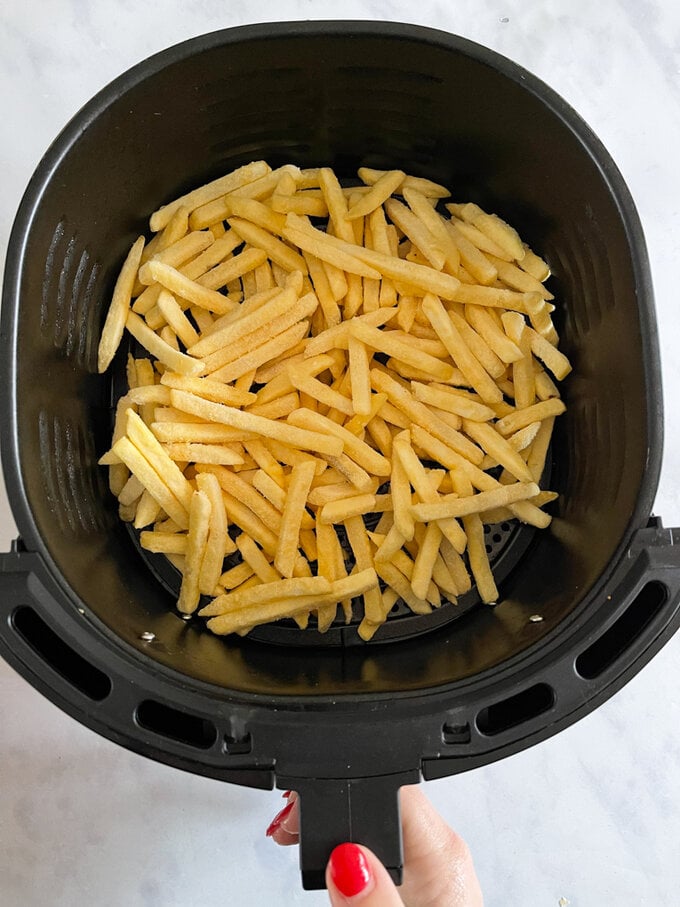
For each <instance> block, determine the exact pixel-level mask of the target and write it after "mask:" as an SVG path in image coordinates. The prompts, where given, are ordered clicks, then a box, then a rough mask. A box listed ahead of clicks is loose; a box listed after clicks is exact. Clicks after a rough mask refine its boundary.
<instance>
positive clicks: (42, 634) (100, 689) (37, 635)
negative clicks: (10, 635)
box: [12, 605, 112, 702]
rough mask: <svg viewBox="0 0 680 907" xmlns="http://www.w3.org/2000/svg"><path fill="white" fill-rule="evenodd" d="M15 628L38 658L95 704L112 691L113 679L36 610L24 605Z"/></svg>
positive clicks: (15, 614)
mask: <svg viewBox="0 0 680 907" xmlns="http://www.w3.org/2000/svg"><path fill="white" fill-rule="evenodd" d="M12 626H13V627H14V629H15V630H16V632H17V633H18V634H19V636H21V637H22V639H23V640H24V641H25V642H26V643H28V645H29V646H30V647H31V648H32V649H33V651H34V652H36V654H38V655H39V656H40V657H41V658H42V660H43V661H44V662H45V663H46V664H47V665H49V667H50V668H52V670H53V671H55V672H56V673H57V674H59V675H60V676H61V677H63V678H64V680H67V681H68V682H69V683H70V684H71V685H72V686H74V687H75V688H76V689H77V690H80V692H81V693H83V694H84V695H85V696H87V697H88V698H89V699H92V700H93V701H94V702H102V701H103V700H104V699H106V697H107V696H108V695H109V693H110V692H111V689H112V683H111V680H110V678H109V677H108V676H107V675H106V674H104V672H103V671H100V670H99V668H95V666H94V665H93V664H90V662H89V661H87V660H86V659H84V658H83V656H82V655H80V654H79V653H78V652H76V651H75V649H72V648H71V646H69V645H68V644H67V643H65V642H64V640H63V639H61V638H60V637H59V636H57V634H56V633H55V632H54V630H52V628H51V627H49V626H48V625H47V624H46V623H45V621H44V620H43V619H42V617H40V616H39V615H38V614H37V613H36V612H35V611H34V610H33V608H29V607H28V605H22V606H21V607H20V608H17V609H16V611H15V612H14V613H13V615H12Z"/></svg>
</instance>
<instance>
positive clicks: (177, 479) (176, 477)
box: [125, 409, 192, 519]
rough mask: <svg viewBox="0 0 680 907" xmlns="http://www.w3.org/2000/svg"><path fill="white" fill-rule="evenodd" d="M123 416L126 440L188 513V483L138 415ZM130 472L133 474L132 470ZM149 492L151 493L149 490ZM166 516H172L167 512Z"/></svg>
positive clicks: (189, 490)
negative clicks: (127, 439) (124, 418)
mask: <svg viewBox="0 0 680 907" xmlns="http://www.w3.org/2000/svg"><path fill="white" fill-rule="evenodd" d="M125 416H126V423H125V430H126V434H127V436H128V438H129V439H130V441H131V442H132V443H133V444H134V446H135V447H136V448H137V449H138V450H139V452H140V453H141V454H142V455H143V456H144V458H145V459H146V460H147V461H148V462H149V464H150V465H151V467H152V468H153V469H154V470H155V471H156V472H157V473H158V475H159V476H160V477H161V478H162V480H163V482H164V483H165V484H166V485H167V487H168V488H169V490H170V491H171V492H172V494H173V495H174V496H175V497H176V498H177V500H178V501H179V502H180V504H181V505H182V507H183V508H184V509H185V511H186V512H187V513H188V512H189V508H190V506H191V498H192V488H191V485H190V483H189V482H188V481H187V479H186V478H185V477H184V475H183V474H182V472H181V471H180V470H179V469H178V467H177V465H176V464H175V463H174V462H173V461H172V459H171V458H170V457H169V456H168V454H167V452H166V451H165V450H164V448H163V446H162V445H161V444H159V442H158V441H157V439H156V437H155V435H154V434H153V432H152V431H151V430H150V429H149V428H148V426H147V425H145V423H144V422H143V421H142V419H141V418H140V417H139V415H138V414H137V413H136V412H134V410H132V409H128V410H127V411H126V413H125ZM131 471H132V472H134V470H131ZM138 478H139V477H138ZM140 481H142V484H145V483H144V482H143V480H141V479H140ZM146 487H148V486H146ZM149 491H151V489H149ZM157 500H158V499H157ZM159 504H161V506H163V503H162V501H159ZM164 509H165V508H164ZM168 515H169V516H172V514H170V513H169V512H168ZM173 519H174V517H173Z"/></svg>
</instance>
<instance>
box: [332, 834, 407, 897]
mask: <svg viewBox="0 0 680 907" xmlns="http://www.w3.org/2000/svg"><path fill="white" fill-rule="evenodd" d="M326 885H327V887H328V894H329V896H330V899H331V904H332V905H333V907H350V905H351V907H354V905H357V907H358V905H361V907H404V902H403V901H402V899H401V898H400V897H399V893H398V891H397V889H396V886H395V884H394V882H393V881H392V879H391V878H390V877H389V874H388V872H387V870H386V869H385V867H384V866H383V864H382V863H381V862H380V860H379V859H378V858H377V857H376V855H375V854H374V853H373V851H372V850H369V849H368V847H363V846H362V845H361V844H349V843H348V844H339V845H338V846H337V847H336V848H335V850H334V851H333V853H332V854H331V856H330V859H329V861H328V866H327V867H326Z"/></svg>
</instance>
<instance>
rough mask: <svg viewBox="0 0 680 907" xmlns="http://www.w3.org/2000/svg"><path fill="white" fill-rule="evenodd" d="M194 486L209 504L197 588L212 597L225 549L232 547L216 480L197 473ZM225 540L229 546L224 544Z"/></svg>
mask: <svg viewBox="0 0 680 907" xmlns="http://www.w3.org/2000/svg"><path fill="white" fill-rule="evenodd" d="M196 485H197V487H198V490H199V491H200V492H202V493H203V494H204V495H205V496H206V498H207V499H208V501H209V503H210V518H209V520H208V537H207V539H206V543H205V552H204V555H203V559H202V561H201V566H200V572H199V578H198V588H199V591H200V592H201V593H202V594H203V595H214V593H215V589H216V588H217V585H218V583H219V581H220V576H221V574H222V563H223V561H224V556H225V554H226V549H227V548H229V549H230V550H233V547H234V546H233V543H231V539H230V538H229V536H228V535H227V514H226V511H225V509H224V499H223V498H222V492H221V490H220V486H219V483H218V481H217V478H216V477H215V476H214V475H211V474H210V473H208V472H206V473H199V474H198V475H197V476H196ZM225 540H227V541H228V542H229V543H230V544H228V545H227V544H225ZM178 553H179V554H181V552H178Z"/></svg>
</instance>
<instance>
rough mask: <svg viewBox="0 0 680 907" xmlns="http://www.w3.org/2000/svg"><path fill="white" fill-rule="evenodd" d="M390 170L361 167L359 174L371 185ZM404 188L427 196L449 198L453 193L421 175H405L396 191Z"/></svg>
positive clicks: (397, 192)
mask: <svg viewBox="0 0 680 907" xmlns="http://www.w3.org/2000/svg"><path fill="white" fill-rule="evenodd" d="M386 172H388V171H385V170H374V169H373V168H371V167H359V170H358V175H359V177H360V179H362V180H363V181H364V182H365V183H367V184H368V185H369V186H373V185H374V184H375V183H376V182H377V181H378V180H379V179H380V177H381V176H382V175H383V174H384V173H386ZM404 189H415V191H416V192H420V193H421V195H424V196H425V197H426V198H448V196H449V195H451V193H450V192H449V190H448V189H447V188H446V187H445V186H440V185H439V184H438V183H433V182H432V180H428V179H424V178H423V177H420V176H404V179H403V180H402V182H401V184H400V185H399V186H397V188H396V189H395V190H394V192H395V193H396V194H397V195H398V194H399V192H400V191H403V190H404Z"/></svg>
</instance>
